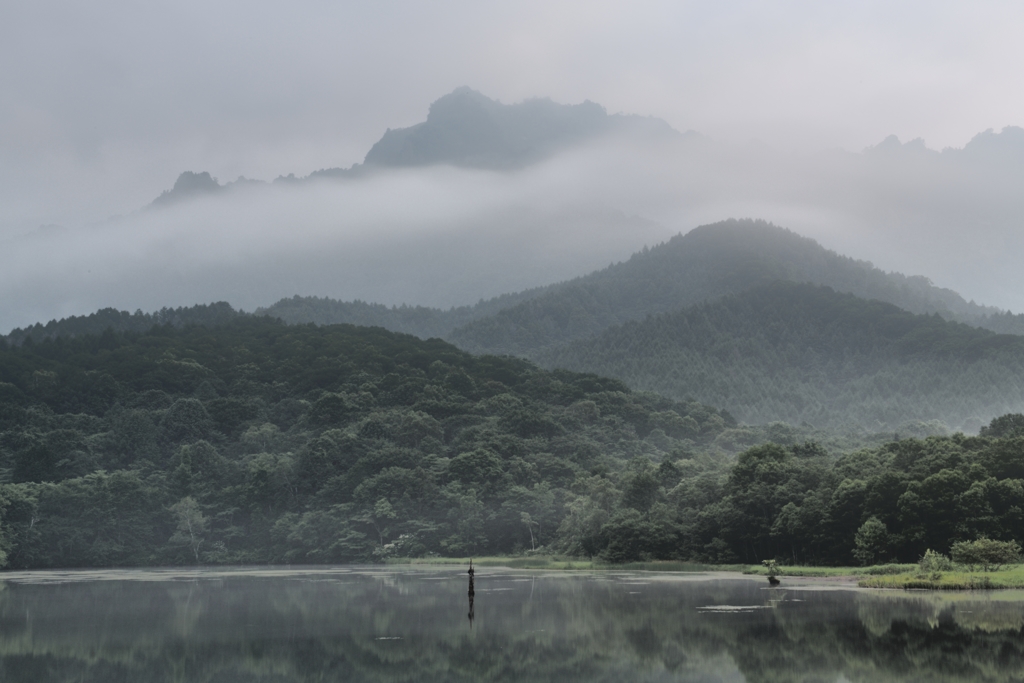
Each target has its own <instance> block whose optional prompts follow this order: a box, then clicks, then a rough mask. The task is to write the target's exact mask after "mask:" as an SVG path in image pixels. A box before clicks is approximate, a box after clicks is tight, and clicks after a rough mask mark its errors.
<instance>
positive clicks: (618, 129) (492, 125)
mask: <svg viewBox="0 0 1024 683" xmlns="http://www.w3.org/2000/svg"><path fill="white" fill-rule="evenodd" d="M609 133H638V134H643V135H652V136H678V135H679V133H678V132H676V131H675V130H673V129H672V128H671V127H670V126H669V125H668V124H667V123H665V122H664V121H662V120H661V119H654V118H645V117H640V116H626V115H622V114H613V115H609V114H608V113H607V112H606V111H605V109H604V107H602V106H601V105H599V104H595V103H594V102H591V101H589V100H588V101H586V102H583V103H582V104H576V105H566V104H557V103H555V102H552V101H551V100H550V99H547V98H538V99H531V100H526V101H524V102H520V103H518V104H501V103H500V102H497V101H495V100H492V99H490V98H488V97H486V96H484V95H482V94H480V93H479V92H477V91H475V90H471V89H470V88H467V87H462V88H457V89H456V90H454V91H453V92H451V93H449V94H447V95H445V96H444V97H442V98H440V99H439V100H437V101H436V102H434V103H433V104H431V105H430V112H429V113H428V114H427V120H426V121H424V122H423V123H418V124H416V125H415V126H411V127H409V128H399V129H395V130H392V129H388V131H387V132H386V133H385V134H384V137H382V138H381V139H380V140H379V141H378V142H377V143H376V144H375V145H374V146H373V147H372V148H371V149H370V151H369V153H367V155H366V159H365V161H364V162H363V163H364V165H365V166H367V167H373V166H377V167H380V166H402V167H409V166H426V165H430V164H453V165H456V166H468V167H472V168H489V169H508V168H517V167H521V166H525V165H528V164H530V163H534V162H537V161H540V160H542V159H544V158H545V157H547V156H549V155H551V154H553V153H555V152H557V151H559V150H561V149H564V148H566V147H569V146H572V145H575V144H579V143H581V142H585V141H587V140H590V139H593V138H596V137H599V136H601V135H606V134H609Z"/></svg>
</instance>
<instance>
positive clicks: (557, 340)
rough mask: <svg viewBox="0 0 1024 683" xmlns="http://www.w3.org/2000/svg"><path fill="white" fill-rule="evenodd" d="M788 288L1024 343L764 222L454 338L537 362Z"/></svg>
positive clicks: (612, 273)
mask: <svg viewBox="0 0 1024 683" xmlns="http://www.w3.org/2000/svg"><path fill="white" fill-rule="evenodd" d="M777 280H787V281H791V282H811V283H814V284H820V285H827V286H829V287H832V288H833V289H835V290H837V291H840V292H849V293H851V294H855V295H857V296H858V297H861V298H864V299H878V300H880V301H886V302H888V303H891V304H895V305H896V306H899V307H900V308H902V309H905V310H907V311H911V312H913V313H938V314H939V315H941V316H942V317H944V318H946V319H947V320H957V321H960V322H966V323H969V324H972V325H978V326H985V327H993V328H995V329H996V330H997V331H1001V332H1016V333H1021V334H1024V315H1017V316H1013V315H1007V314H1004V313H1001V312H999V311H998V310H997V309H994V308H990V307H985V306H979V305H977V304H975V303H973V302H967V301H965V300H964V299H963V297H961V296H960V295H959V294H957V293H956V292H953V291H951V290H948V289H941V288H938V287H935V286H934V285H932V284H931V283H930V282H929V281H928V280H927V278H924V277H920V276H914V277H907V276H905V275H902V274H899V273H885V272H883V271H881V270H879V269H877V268H874V267H873V266H872V265H871V264H870V263H866V262H863V261H855V260H853V259H851V258H848V257H844V256H840V255H838V254H836V253H835V252H833V251H829V250H827V249H825V248H824V247H822V246H821V245H820V244H818V243H817V242H815V241H814V240H812V239H809V238H806V237H801V236H799V235H797V234H796V233H793V232H791V231H789V230H786V229H784V228H780V227H777V226H775V225H772V224H771V223H768V222H766V221H761V220H728V221H723V222H721V223H715V224H712V225H703V226H700V227H698V228H695V229H694V230H692V231H690V232H688V233H686V234H685V235H677V236H676V237H673V238H672V239H670V240H669V241H668V242H666V243H664V244H660V245H658V246H656V247H654V248H652V249H645V250H644V251H643V252H640V253H637V254H634V255H633V256H632V258H630V259H629V260H628V261H625V262H623V263H618V264H615V265H612V266H609V267H608V268H606V269H604V270H601V271H598V272H595V273H592V274H590V275H587V276H585V277H581V278H577V279H576V280H572V281H570V282H565V283H562V284H558V285H553V286H551V287H548V288H547V289H545V290H540V291H538V292H537V294H536V295H535V296H533V297H531V298H530V299H528V300H527V301H524V302H522V303H520V304H517V305H515V306H511V307H509V308H507V309H505V310H502V311H501V312H499V313H497V314H496V315H493V316H488V317H486V318H483V319H481V320H477V321H474V322H472V323H469V324H467V325H464V326H463V327H461V328H459V329H456V330H455V331H453V332H452V333H451V334H450V335H449V336H448V339H450V340H451V341H452V342H454V343H455V344H456V345H458V346H460V347H461V348H464V349H467V350H470V351H478V352H480V351H486V352H490V353H495V352H501V353H513V354H520V355H526V356H531V355H532V354H533V353H535V352H536V351H538V350H540V349H545V348H550V347H552V346H555V345H558V344H563V343H565V342H568V341H572V340H575V339H583V338H586V337H591V336H593V335H595V334H597V333H599V332H600V331H601V330H604V329H606V328H607V327H610V326H612V325H616V324H621V323H624V322H626V321H627V320H640V319H643V318H644V317H646V316H648V315H652V314H657V313H664V312H669V311H675V310H679V309H681V308H684V307H686V306H691V305H693V304H697V303H701V302H703V301H711V300H714V299H716V298H719V297H721V296H724V295H726V294H733V293H737V292H741V291H743V290H745V289H748V288H750V287H754V286H757V285H759V284H764V283H767V282H774V281H777Z"/></svg>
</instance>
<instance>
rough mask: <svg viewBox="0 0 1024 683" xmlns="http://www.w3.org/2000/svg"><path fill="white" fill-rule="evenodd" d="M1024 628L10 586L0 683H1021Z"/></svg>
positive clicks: (215, 576)
mask: <svg viewBox="0 0 1024 683" xmlns="http://www.w3.org/2000/svg"><path fill="white" fill-rule="evenodd" d="M470 616H472V619H470ZM1022 627H1024V593H1022V592H1019V591H1005V592H989V593H975V592H972V593H956V594H937V593H925V592H890V593H886V592H880V591H867V590H860V589H855V588H852V587H849V586H846V585H839V584H832V585H828V584H824V585H823V584H818V585H815V584H813V583H810V582H805V581H799V580H795V579H784V580H783V585H782V586H781V587H780V588H770V587H769V586H768V584H767V581H765V579H764V578H763V577H760V578H757V579H755V578H752V577H743V576H740V575H737V574H660V573H632V572H543V571H516V570H503V569H495V568H487V567H482V568H478V569H477V573H476V576H475V581H474V593H473V596H472V604H471V603H470V596H469V590H468V576H467V574H466V572H465V567H450V568H430V569H421V568H417V567H398V568H396V567H338V568H304V569H288V568H279V569H275V568H269V569H255V570H247V569H227V570H217V569H211V570H124V571H67V572H60V571H55V572H8V573H3V574H0V681H4V683H14V682H21V681H25V682H29V681H31V682H33V683H38V682H44V681H77V682H83V683H85V682H93V681H95V682H97V683H99V682H104V683H113V682H119V681H126V682H127V681H133V682H148V681H182V682H186V681H187V682H195V681H204V682H205V681H210V682H214V681H216V682H218V683H220V682H234V681H268V682H269V681H273V682H278V681H280V682H284V681H303V682H306V681H309V682H313V681H316V682H318V683H319V682H324V681H388V682H390V683H400V682H406V681H409V682H413V681H415V682H431V681H510V682H513V681H531V682H544V681H552V682H557V683H575V682H577V681H609V682H611V681H615V682H619V681H644V682H646V681H650V682H655V681H657V682H662V681H664V682H668V681H692V682H694V683H697V682H701V683H710V682H712V681H722V682H737V683H738V682H741V681H750V682H755V681H756V682H772V683H777V682H782V681H802V682H808V683H809V682H811V681H815V682H819V681H820V682H829V683H832V682H837V681H838V682H842V681H878V682H884V681H928V682H929V683H940V682H942V681H1007V682H1008V681H1021V680H1024V630H1022Z"/></svg>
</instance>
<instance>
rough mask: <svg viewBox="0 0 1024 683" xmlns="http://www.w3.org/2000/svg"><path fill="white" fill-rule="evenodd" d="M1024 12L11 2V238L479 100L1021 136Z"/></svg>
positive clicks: (856, 137) (338, 145) (949, 140)
mask: <svg viewBox="0 0 1024 683" xmlns="http://www.w3.org/2000/svg"><path fill="white" fill-rule="evenodd" d="M1021 35H1024V3H1020V2H1010V1H1007V2H972V3H965V2H942V1H936V0H929V1H927V2H924V1H915V2H893V1H892V0H888V1H886V2H870V1H859V2H855V3H823V2H770V3H769V2H753V1H752V2H721V1H716V2H681V1H679V0H666V1H659V0H633V1H631V2H628V3H627V2H607V1H602V0H586V2H583V1H579V2H575V1H571V2H557V3H551V2H546V1H545V2H539V1H535V0H518V1H517V2H515V3H511V2H509V3H490V2H480V1H479V0H475V1H468V0H447V1H436V2H430V3H424V2H389V1H387V0H376V1H374V2H359V1H354V0H348V1H343V2H338V1H336V0H332V1H327V0H322V1H318V0H294V1H293V2H289V3H281V2H266V1H265V0H247V1H246V2H241V1H225V2H210V0H203V1H202V2H199V1H197V0H179V1H177V2H174V3H156V4H154V3H139V2H134V1H133V2H127V1H119V0H99V1H98V2H93V3H82V2H80V1H77V0H76V1H74V2H71V1H51V0H35V1H33V2H20V3H19V2H6V3H4V6H3V9H2V11H0V63H2V64H3V65H4V66H3V68H2V69H0V93H2V96H0V207H2V208H0V212H2V213H0V230H4V231H6V232H10V231H12V230H14V231H19V230H27V229H29V228H32V227H35V226H37V225H39V224H42V223H60V224H69V223H77V222H88V221H95V220H101V219H103V218H105V217H107V216H109V215H111V214H115V213H122V212H128V211H131V210H134V209H136V208H138V207H139V206H141V205H143V204H145V203H148V202H149V201H150V200H151V199H152V198H153V197H154V196H156V195H157V194H159V192H160V191H161V190H163V189H166V188H168V187H170V185H171V184H173V182H174V179H175V178H176V177H177V175H178V173H179V172H181V171H183V170H195V171H201V170H209V171H210V172H211V173H213V174H214V175H215V176H217V177H219V178H220V179H221V180H222V181H226V180H232V179H234V178H236V177H237V176H239V175H245V176H248V177H254V178H262V179H272V178H273V177H275V176H277V175H279V174H287V173H296V174H297V175H306V174H308V173H309V172H311V171H313V170H316V169H318V168H323V167H332V166H348V165H350V164H352V163H354V162H358V161H361V160H362V157H363V155H364V154H365V153H366V151H367V150H368V149H369V147H370V145H371V144H372V143H373V142H374V141H375V140H377V139H378V138H379V137H380V135H381V134H382V133H383V132H384V130H385V129H386V128H388V127H392V128H394V127H402V126H408V125H411V124H413V123H416V122H418V121H421V120H422V119H423V118H424V117H425V115H426V111H427V107H428V105H429V104H430V102H432V101H433V100H435V99H437V98H438V97H439V96H441V95H443V94H445V93H447V92H449V91H451V90H452V89H453V88H455V87H457V86H460V85H469V86H471V87H473V88H476V89H478V90H480V91H481V92H483V93H484V94H487V95H489V96H491V97H494V98H497V99H500V100H501V101H504V102H515V101H519V100H522V99H524V98H528V97H533V96H549V97H551V98H553V99H555V100H556V101H559V102H565V103H575V102H580V101H582V100H585V99H590V100H593V101H596V102H599V103H601V104H603V105H604V106H606V107H607V109H608V110H609V112H613V113H614V112H630V113H639V114H650V115H655V116H658V117H661V118H664V119H665V120H667V121H668V122H669V123H670V124H672V125H673V126H675V127H676V128H678V129H680V130H687V129H694V130H697V131H700V132H702V133H704V134H706V135H709V136H711V137H713V138H716V139H719V140H722V141H727V142H739V143H743V142H746V141H749V140H760V141H762V142H766V143H768V144H770V145H774V146H777V147H780V148H783V149H792V150H794V151H798V152H802V153H803V152H811V151H815V150H820V149H825V148H831V147H841V148H845V149H848V150H860V149H862V148H863V147H865V146H867V145H873V144H876V143H877V142H879V141H880V140H882V139H883V138H884V137H885V136H887V135H889V134H891V133H895V134H896V135H898V136H899V137H900V138H901V139H903V140H907V139H912V138H917V137H922V138H924V139H925V141H926V143H927V144H928V146H929V147H932V148H935V149H941V148H943V147H946V146H956V147H961V146H963V145H964V144H965V143H966V142H967V141H968V140H969V139H970V138H971V137H972V136H973V135H974V134H976V133H978V132H980V131H983V130H985V129H987V128H995V129H1000V128H1002V127H1003V126H1006V125H1022V124H1024V88H1022V87H1021V81H1020V65H1021V64H1024V41H1022V40H1021V39H1020V37H1021Z"/></svg>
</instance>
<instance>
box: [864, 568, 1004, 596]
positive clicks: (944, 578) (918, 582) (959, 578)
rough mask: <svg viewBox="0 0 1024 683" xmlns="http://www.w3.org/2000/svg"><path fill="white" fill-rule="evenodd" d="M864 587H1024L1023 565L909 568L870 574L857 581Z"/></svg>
mask: <svg viewBox="0 0 1024 683" xmlns="http://www.w3.org/2000/svg"><path fill="white" fill-rule="evenodd" d="M857 585H859V586H862V587H864V588H902V589H908V588H924V589H930V590H978V589H989V588H1024V565H1015V566H1012V567H1007V568H1005V569H1001V570H1000V571H995V572H982V571H977V572H972V571H951V572H931V573H926V572H921V571H917V570H914V571H908V572H905V573H902V574H894V575H888V576H869V577H866V578H863V579H861V580H860V581H859V582H858V584H857Z"/></svg>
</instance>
